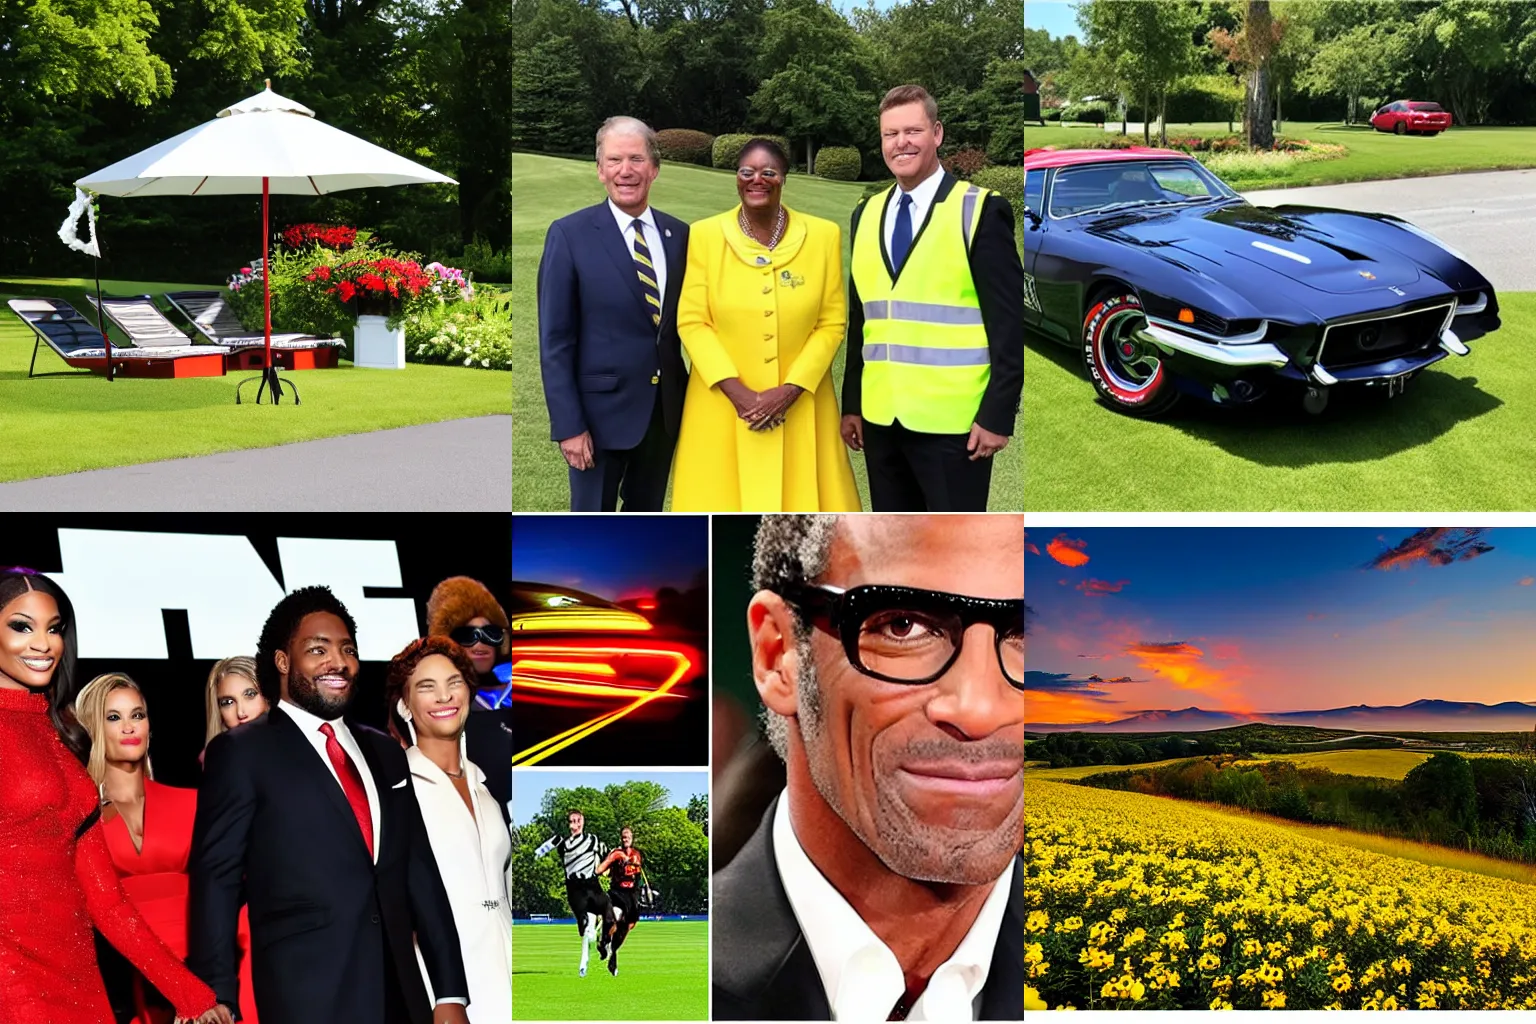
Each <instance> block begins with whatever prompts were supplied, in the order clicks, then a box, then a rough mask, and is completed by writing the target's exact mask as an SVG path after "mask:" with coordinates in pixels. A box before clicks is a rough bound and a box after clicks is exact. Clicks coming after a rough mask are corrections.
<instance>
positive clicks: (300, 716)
mask: <svg viewBox="0 0 1536 1024" xmlns="http://www.w3.org/2000/svg"><path fill="white" fill-rule="evenodd" d="M278 706H279V707H281V708H282V709H283V711H285V712H286V713H287V715H288V717H289V718H292V719H293V720H294V721H295V722H297V723H298V726H299V731H300V732H302V733H303V734H304V735H305V737H306V738H308V740H309V745H310V746H312V747H314V748H315V753H316V754H318V755H319V756H320V763H321V764H323V765H325V769H326V771H328V772H330V773H331V778H333V779H335V780H336V785H338V786H341V776H340V775H338V774H336V766H335V765H334V764H332V763H331V755H329V754H327V753H326V752H325V733H323V732H321V731H320V727H321V726H322V725H325V724H326V721H325V719H323V718H321V717H320V716H319V715H313V714H310V713H309V712H308V711H305V710H304V709H303V708H301V707H299V706H298V705H297V704H294V703H292V702H291V701H287V700H282V701H279V702H278ZM330 725H331V728H332V730H334V731H335V733H336V742H338V743H340V744H341V749H342V750H345V751H346V752H347V756H348V757H350V758H351V759H352V764H353V766H354V767H356V768H357V774H358V775H361V776H362V778H363V789H364V790H365V791H366V792H367V794H368V814H369V817H371V818H372V819H373V862H374V863H375V864H377V863H378V862H379V789H378V784H377V783H375V782H374V781H373V772H371V771H369V770H368V761H367V759H366V758H364V757H363V748H362V747H360V746H358V745H357V737H356V736H353V735H352V730H350V729H348V728H347V723H346V722H344V721H342V720H341V719H339V718H338V719H336V720H334V721H333V722H331V723H330ZM341 792H342V795H343V796H345V795H346V792H347V788H346V787H345V786H341Z"/></svg>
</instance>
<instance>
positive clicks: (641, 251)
mask: <svg viewBox="0 0 1536 1024" xmlns="http://www.w3.org/2000/svg"><path fill="white" fill-rule="evenodd" d="M644 224H645V222H644V221H642V220H641V219H640V218H639V217H636V218H635V223H634V229H635V273H637V274H639V275H640V287H641V288H643V289H645V301H646V303H647V304H648V305H649V306H650V307H651V323H653V324H656V325H657V326H660V325H661V288H660V286H658V285H657V284H656V265H655V264H654V263H652V262H651V247H650V246H648V245H646V244H645V227H644Z"/></svg>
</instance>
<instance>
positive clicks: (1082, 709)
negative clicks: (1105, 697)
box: [1024, 690, 1128, 729]
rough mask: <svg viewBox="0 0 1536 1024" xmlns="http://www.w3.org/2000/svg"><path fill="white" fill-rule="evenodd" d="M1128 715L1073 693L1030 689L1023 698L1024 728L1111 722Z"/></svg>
mask: <svg viewBox="0 0 1536 1024" xmlns="http://www.w3.org/2000/svg"><path fill="white" fill-rule="evenodd" d="M1127 713H1128V712H1124V711H1113V710H1110V709H1107V708H1105V707H1104V706H1103V705H1102V704H1101V703H1100V702H1098V701H1095V700H1093V699H1092V698H1086V697H1082V696H1079V695H1078V694H1075V693H1061V692H1054V691H1046V692H1037V691H1034V690H1030V691H1029V692H1027V693H1026V694H1025V695H1024V727H1025V728H1026V729H1027V728H1029V723H1031V722H1035V723H1039V724H1056V723H1060V724H1062V725H1077V724H1081V725H1089V724H1092V723H1095V722H1113V721H1115V720H1116V719H1118V718H1124V717H1125V716H1126V714H1127Z"/></svg>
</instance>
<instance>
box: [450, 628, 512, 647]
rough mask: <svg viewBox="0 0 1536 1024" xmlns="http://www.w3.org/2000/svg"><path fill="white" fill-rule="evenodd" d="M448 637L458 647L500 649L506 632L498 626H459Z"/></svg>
mask: <svg viewBox="0 0 1536 1024" xmlns="http://www.w3.org/2000/svg"><path fill="white" fill-rule="evenodd" d="M448 636H449V637H450V638H451V639H452V640H453V642H454V643H456V644H458V645H459V646H460V647H473V646H475V644H485V645H486V646H487V647H500V646H501V642H502V641H503V640H505V639H506V638H507V631H506V630H504V629H502V628H501V627H500V626H460V627H459V628H458V629H456V630H454V631H453V632H452V633H449V634H448Z"/></svg>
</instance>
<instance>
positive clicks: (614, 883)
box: [597, 825, 645, 975]
mask: <svg viewBox="0 0 1536 1024" xmlns="http://www.w3.org/2000/svg"><path fill="white" fill-rule="evenodd" d="M619 842H620V846H619V848H618V849H617V850H614V851H613V852H612V853H610V854H608V857H607V859H605V860H604V861H603V862H602V863H601V864H599V865H598V867H597V873H598V874H600V875H601V874H602V873H603V872H605V871H606V872H607V873H608V902H609V904H610V905H611V906H612V908H613V912H612V914H610V915H609V916H608V917H606V918H604V920H603V927H604V928H605V929H606V932H605V937H606V938H607V940H608V942H609V943H610V949H609V953H608V973H609V974H614V975H616V974H618V973H619V947H620V946H622V945H624V938H625V936H627V935H628V934H629V932H630V929H632V928H634V926H635V925H637V924H639V923H640V882H641V881H642V880H643V879H644V877H645V876H644V875H642V874H641V873H640V870H641V864H642V862H643V861H644V859H645V858H644V857H643V856H641V854H640V851H639V850H637V849H635V833H634V830H633V829H631V828H630V827H629V826H628V825H625V826H624V827H623V828H622V829H620V830H619ZM599 955H601V950H599Z"/></svg>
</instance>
